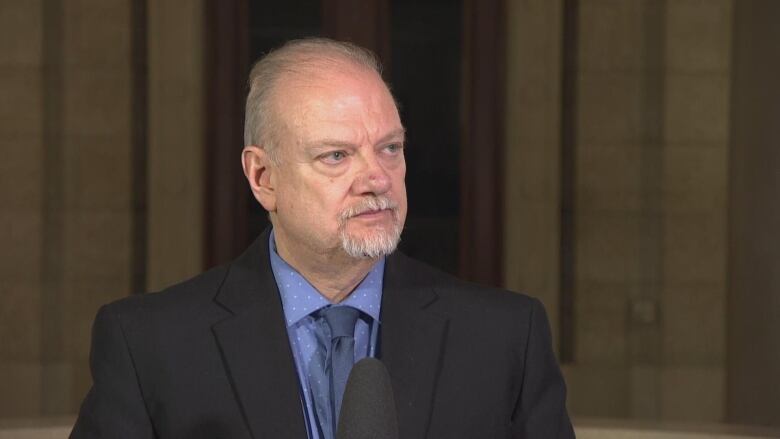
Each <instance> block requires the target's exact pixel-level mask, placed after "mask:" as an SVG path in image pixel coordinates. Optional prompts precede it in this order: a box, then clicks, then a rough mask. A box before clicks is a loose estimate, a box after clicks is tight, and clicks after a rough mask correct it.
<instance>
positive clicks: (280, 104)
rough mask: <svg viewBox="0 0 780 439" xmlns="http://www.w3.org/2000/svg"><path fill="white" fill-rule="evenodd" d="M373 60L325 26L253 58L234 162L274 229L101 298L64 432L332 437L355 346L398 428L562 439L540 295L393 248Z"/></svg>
mask: <svg viewBox="0 0 780 439" xmlns="http://www.w3.org/2000/svg"><path fill="white" fill-rule="evenodd" d="M378 71H379V68H378V66H377V63H376V61H375V59H374V57H373V55H372V54H370V53H369V52H368V51H366V50H364V49H361V48H359V47H356V46H354V45H351V44H346V43H339V42H335V41H331V40H325V39H308V40H299V41H293V42H290V43H288V44H286V45H285V46H283V47H282V48H280V49H278V50H277V51H274V52H272V53H270V54H269V55H267V56H266V57H264V58H263V59H262V60H260V61H259V62H258V63H257V64H256V65H255V67H254V69H253V70H252V73H251V74H250V92H249V96H248V98H247V111H246V128H245V130H246V135H245V140H246V142H245V143H246V145H248V146H246V147H245V148H244V150H243V153H242V164H243V169H244V173H245V175H246V177H247V180H248V182H249V185H250V187H251V189H252V192H253V194H254V196H255V198H257V200H258V201H259V202H260V203H261V204H262V205H263V207H264V208H265V209H266V210H267V211H268V212H269V215H270V219H271V223H272V229H271V230H268V231H266V232H265V233H263V234H262V235H261V236H260V237H259V238H258V239H257V241H256V242H255V243H254V244H252V246H251V247H250V248H249V249H248V250H247V251H246V252H245V253H244V254H243V255H242V256H240V257H239V258H238V259H237V260H236V261H234V262H233V263H231V264H229V265H228V266H225V267H219V268H215V269H213V270H211V271H208V272H206V273H204V274H202V275H200V276H197V277H195V278H194V279H191V280H188V281H186V282H184V283H181V284H179V285H175V286H173V287H171V288H168V289H167V290H165V291H163V292H161V293H158V294H148V295H139V296H133V297H130V298H126V299H124V300H121V301H119V302H116V303H113V304H110V305H107V306H105V307H103V308H102V309H101V310H100V312H99V313H98V316H97V318H96V321H95V326H94V330H93V348H92V356H91V362H92V372H93V381H94V383H93V387H92V389H91V390H90V392H89V394H88V395H87V398H86V400H85V401H84V404H83V406H82V409H81V413H80V415H79V419H78V421H77V422H76V425H75V427H74V430H73V433H72V436H71V437H73V438H134V439H138V438H201V437H202V438H250V437H251V438H256V439H257V438H275V439H276V438H306V437H309V438H318V439H330V438H333V437H334V434H335V426H336V423H337V420H338V417H339V416H340V413H339V410H340V401H341V397H342V393H343V389H344V381H345V379H346V374H347V373H348V372H349V367H351V364H352V363H353V362H354V361H356V360H359V359H360V358H363V357H366V356H376V357H378V358H379V359H381V360H382V361H383V362H384V363H385V365H386V366H387V369H388V371H389V373H390V376H391V381H392V385H393V392H394V396H395V402H396V406H397V409H398V418H399V419H398V421H399V428H400V436H401V438H404V439H415V438H424V437H427V438H508V437H512V438H569V437H573V433H572V429H571V425H570V422H569V419H568V415H567V413H566V407H565V385H564V383H563V379H562V377H561V374H560V371H559V369H558V365H557V363H556V361H555V358H554V356H553V353H552V351H551V348H550V334H549V328H548V323H547V319H546V317H545V314H544V310H543V308H542V306H541V305H540V303H539V302H538V301H537V300H535V299H531V298H528V297H526V296H523V295H519V294H514V293H508V292H504V291H498V290H493V289H488V288H484V287H479V286H475V285H471V284H467V283H463V282H460V281H458V280H456V279H454V278H452V277H450V276H448V275H446V274H444V273H442V272H439V271H437V270H434V269H432V268H429V267H427V266H425V265H423V264H421V263H418V262H415V261H413V260H411V259H409V258H407V257H405V256H403V255H401V254H399V253H394V249H395V247H396V244H397V243H398V241H399V238H400V235H401V230H402V229H403V224H404V220H405V218H406V206H407V204H406V189H405V185H404V175H405V170H406V165H405V161H404V154H403V146H404V128H403V125H402V124H401V121H400V118H399V116H398V111H397V109H396V105H395V102H394V101H393V97H392V95H391V94H390V92H389V90H388V88H387V86H386V85H385V84H384V82H383V81H382V79H381V77H380V75H379V73H378ZM344 322H346V323H344ZM344 327H345V328H347V329H344Z"/></svg>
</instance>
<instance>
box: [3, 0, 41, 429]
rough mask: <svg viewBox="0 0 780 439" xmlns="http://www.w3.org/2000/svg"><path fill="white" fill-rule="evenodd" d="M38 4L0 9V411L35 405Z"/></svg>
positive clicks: (13, 413) (21, 411) (28, 410)
mask: <svg viewBox="0 0 780 439" xmlns="http://www.w3.org/2000/svg"><path fill="white" fill-rule="evenodd" d="M42 20H43V10H42V2H41V1H29V2H2V3H0V102H2V104H0V155H2V159H0V377H2V379H0V413H2V414H3V416H5V417H17V416H29V415H30V414H34V413H37V412H38V411H39V409H40V405H41V361H40V360H41V344H40V339H41V277H42V273H43V269H42V260H41V259H42V251H43V242H42V241H43V236H42V229H43V224H44V218H43V211H42V205H43V199H44V191H45V187H44V167H43V161H44V156H45V153H44V139H43V135H42V127H43V125H44V100H43V98H44V86H43V82H44V68H43V67H44V59H43V58H44V56H43V53H42V52H43V50H42V48H43V38H44V36H43V28H42V26H41V21H42Z"/></svg>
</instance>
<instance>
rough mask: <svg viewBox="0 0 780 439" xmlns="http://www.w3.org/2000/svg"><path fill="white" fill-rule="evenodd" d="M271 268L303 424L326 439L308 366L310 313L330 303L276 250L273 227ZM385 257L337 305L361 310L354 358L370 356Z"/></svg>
mask: <svg viewBox="0 0 780 439" xmlns="http://www.w3.org/2000/svg"><path fill="white" fill-rule="evenodd" d="M268 244H269V245H268V248H269V253H270V256H271V270H272V271H273V273H274V278H275V279H276V284H277V285H278V287H279V294H280V295H281V299H282V308H283V310H284V318H285V320H286V323H287V335H288V336H289V338H290V347H291V348H292V352H293V357H294V359H295V367H296V369H297V371H298V379H299V381H300V388H301V400H302V401H301V402H302V404H303V405H304V406H305V416H306V427H307V430H308V433H309V438H310V439H327V438H323V437H322V436H321V435H320V432H319V430H318V427H317V421H316V417H315V415H314V413H315V407H314V402H313V400H312V397H311V385H310V383H309V376H310V373H309V368H310V367H311V366H312V359H313V357H314V355H315V354H316V353H317V333H316V325H315V322H316V321H315V319H314V317H312V313H314V312H316V311H318V310H320V309H322V308H325V307H328V306H333V304H332V303H331V302H330V301H328V299H326V298H325V297H324V296H323V295H322V294H320V293H319V291H317V289H316V288H314V287H313V286H312V285H311V284H310V283H309V282H308V281H307V280H306V279H305V278H304V277H303V276H301V274H300V273H298V271H296V270H295V269H294V268H292V267H291V266H290V265H289V264H287V262H285V261H284V260H283V259H282V258H281V257H280V256H279V254H278V253H277V252H276V241H275V240H274V233H273V230H272V231H271V233H270V237H269V243H268ZM384 270H385V259H384V258H381V259H380V260H379V261H378V262H377V263H376V264H374V266H373V267H372V268H371V271H369V272H368V275H366V277H365V278H364V279H363V280H362V281H361V282H360V284H359V285H358V286H357V287H356V288H355V290H354V291H352V293H351V294H350V295H349V296H348V297H347V298H346V299H345V300H344V301H343V302H341V303H340V304H339V305H338V306H341V305H348V306H351V307H353V308H357V309H358V310H360V311H361V312H362V314H361V316H360V318H359V319H358V321H357V324H356V325H355V362H357V361H358V360H360V359H362V358H365V357H367V356H369V357H374V356H375V351H376V345H377V336H378V333H379V324H380V321H379V308H380V306H381V304H382V278H383V276H384Z"/></svg>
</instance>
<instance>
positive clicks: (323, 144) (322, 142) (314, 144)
mask: <svg viewBox="0 0 780 439" xmlns="http://www.w3.org/2000/svg"><path fill="white" fill-rule="evenodd" d="M399 137H400V139H401V141H403V140H404V139H405V137H406V128H399V129H397V130H393V131H391V132H389V133H387V134H385V135H384V136H382V138H380V139H379V141H377V142H376V143H377V145H381V144H382V143H386V142H389V141H391V140H396V139H398V138H399ZM327 147H339V148H356V147H357V145H355V144H354V143H352V142H345V141H344V140H338V139H318V140H313V141H311V142H307V143H306V144H305V145H304V148H306V149H320V148H327Z"/></svg>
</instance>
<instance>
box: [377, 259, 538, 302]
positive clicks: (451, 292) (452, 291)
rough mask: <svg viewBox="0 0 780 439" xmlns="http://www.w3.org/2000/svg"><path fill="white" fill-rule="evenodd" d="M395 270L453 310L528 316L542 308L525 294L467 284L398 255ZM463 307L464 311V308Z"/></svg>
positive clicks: (417, 261) (472, 283)
mask: <svg viewBox="0 0 780 439" xmlns="http://www.w3.org/2000/svg"><path fill="white" fill-rule="evenodd" d="M392 261H393V263H394V265H395V270H397V271H398V272H399V273H403V276H404V277H405V278H406V279H407V281H409V282H411V283H412V284H414V285H415V286H418V287H428V288H432V289H433V290H434V291H435V292H436V293H437V295H438V296H439V298H440V299H442V300H443V301H445V302H451V303H452V305H453V306H454V307H461V308H463V309H471V308H473V307H480V308H490V309H492V308H495V309H496V310H504V311H509V312H510V313H517V312H523V313H529V312H531V311H532V310H533V309H534V308H535V307H537V306H541V305H540V302H539V300H538V299H536V298H534V297H531V296H529V295H527V294H524V293H519V292H514V291H510V290H506V289H502V288H497V287H492V286H487V285H482V284H478V283H474V282H468V281H465V280H462V279H459V278H457V277H455V276H453V275H452V274H450V273H447V272H445V271H443V270H440V269H438V268H434V267H432V266H430V265H428V264H426V263H424V262H422V261H419V260H416V259H413V258H410V257H408V256H406V255H403V254H401V253H397V254H394V255H393V259H392ZM464 307H465V308H464Z"/></svg>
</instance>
